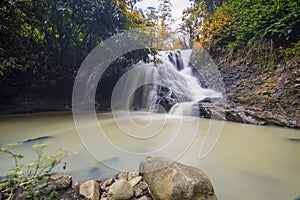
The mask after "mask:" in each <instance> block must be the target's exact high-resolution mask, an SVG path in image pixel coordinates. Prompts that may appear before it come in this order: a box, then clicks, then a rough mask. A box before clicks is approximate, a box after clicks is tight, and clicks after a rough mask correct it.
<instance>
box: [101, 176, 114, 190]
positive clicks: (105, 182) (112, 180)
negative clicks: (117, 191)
mask: <svg viewBox="0 0 300 200" xmlns="http://www.w3.org/2000/svg"><path fill="white" fill-rule="evenodd" d="M113 182H114V179H112V178H108V179H106V180H105V181H104V182H103V183H102V184H101V186H100V188H101V190H105V189H106V188H107V187H108V186H110V185H111V184H113Z"/></svg>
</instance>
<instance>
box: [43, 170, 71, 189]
mask: <svg viewBox="0 0 300 200" xmlns="http://www.w3.org/2000/svg"><path fill="white" fill-rule="evenodd" d="M71 184H72V177H71V176H69V175H66V174H64V173H57V174H54V175H52V176H51V178H50V181H49V185H48V189H49V190H53V189H54V190H62V189H66V188H69V187H70V186H71Z"/></svg>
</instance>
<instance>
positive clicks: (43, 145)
mask: <svg viewBox="0 0 300 200" xmlns="http://www.w3.org/2000/svg"><path fill="white" fill-rule="evenodd" d="M45 147H47V144H35V145H33V146H32V147H31V148H32V149H43V148H45Z"/></svg>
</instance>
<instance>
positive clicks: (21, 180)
mask: <svg viewBox="0 0 300 200" xmlns="http://www.w3.org/2000/svg"><path fill="white" fill-rule="evenodd" d="M18 145H19V144H11V145H8V147H4V146H3V145H0V152H2V153H5V154H7V155H9V156H10V157H11V158H12V159H13V160H14V167H13V168H11V169H9V170H8V172H7V174H6V178H5V180H4V181H1V182H0V199H4V198H9V199H10V198H12V197H15V196H16V195H17V193H19V194H20V193H26V198H30V199H36V198H37V195H38V196H39V197H41V196H43V195H53V194H42V193H41V191H40V190H41V189H42V188H43V187H45V186H47V184H48V182H49V180H50V175H51V172H52V170H53V168H54V167H56V166H58V165H62V166H63V169H65V168H66V163H65V162H63V161H62V159H63V158H65V157H66V156H67V155H68V153H67V152H65V151H61V152H59V153H57V154H53V155H44V156H43V149H44V148H45V147H46V145H45V144H35V145H33V146H32V149H33V150H35V151H36V153H37V159H36V160H35V161H33V162H31V163H28V164H25V165H21V164H20V163H19V160H20V159H22V158H23V155H21V154H17V153H14V152H13V151H12V150H11V149H10V148H11V147H16V146H18Z"/></svg>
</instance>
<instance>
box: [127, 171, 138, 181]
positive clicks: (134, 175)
mask: <svg viewBox="0 0 300 200" xmlns="http://www.w3.org/2000/svg"><path fill="white" fill-rule="evenodd" d="M138 175H139V173H138V172H129V173H128V180H129V181H130V180H131V179H133V178H135V177H137V176H138Z"/></svg>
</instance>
